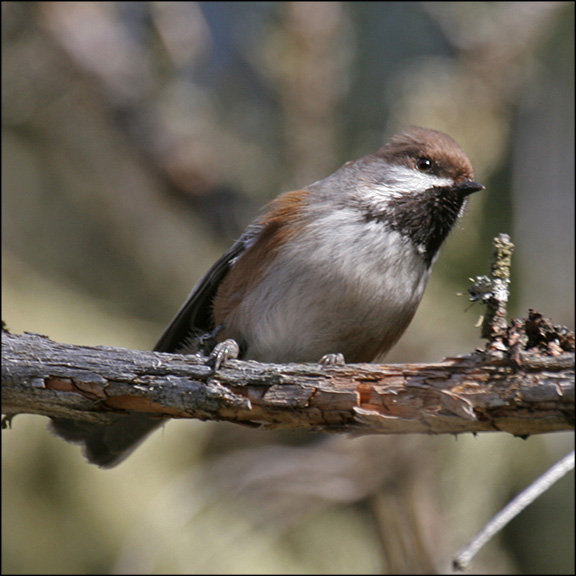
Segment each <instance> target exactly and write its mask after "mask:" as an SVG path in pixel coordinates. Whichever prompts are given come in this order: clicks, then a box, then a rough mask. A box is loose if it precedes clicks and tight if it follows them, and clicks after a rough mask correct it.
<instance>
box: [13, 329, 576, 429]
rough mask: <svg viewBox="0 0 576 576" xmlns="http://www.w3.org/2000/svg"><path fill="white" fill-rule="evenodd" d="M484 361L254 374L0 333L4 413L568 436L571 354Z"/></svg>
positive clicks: (250, 369)
mask: <svg viewBox="0 0 576 576" xmlns="http://www.w3.org/2000/svg"><path fill="white" fill-rule="evenodd" d="M521 356H522V362H521V363H520V365H518V363H516V362H514V361H511V360H509V359H506V358H496V357H494V356H491V355H486V354H484V353H481V352H476V353H474V354H471V355H468V356H464V357H459V358H449V359H446V360H444V361H443V362H439V363H435V364H388V365H373V364H349V365H345V366H339V367H330V368H323V367H321V366H319V365H315V364H287V365H279V364H260V363H257V362H253V361H250V362H244V361H232V362H229V363H228V364H227V365H226V367H224V368H222V369H220V370H219V371H218V372H217V373H213V372H212V369H211V368H210V367H208V366H206V365H205V364H204V361H205V358H203V357H198V356H184V355H179V354H164V353H157V352H142V351H137V350H126V349H121V348H109V347H88V346H73V345H69V344H60V343H55V342H52V341H51V340H49V339H48V338H47V337H45V336H39V335H36V334H28V333H26V334H22V335H13V334H9V333H8V332H4V333H3V334H2V412H3V413H4V414H7V415H8V416H9V417H12V416H14V415H15V414H19V413H29V414H43V415H45V416H50V417H65V418H73V419H84V420H90V421H93V422H106V421H108V419H109V418H110V416H111V415H112V414H114V415H116V414H118V413H122V412H128V411H136V412H147V413H152V414H155V415H158V417H159V418H199V419H202V420H228V421H231V422H236V423H243V424H249V425H253V426H263V427H266V428H293V429H295V428H297V429H307V430H314V431H331V432H347V433H350V432H352V433H360V434H367V433H382V434H405V433H433V434H446V433H450V434H456V433H461V432H474V433H475V432H486V431H503V432H508V433H511V434H515V435H521V436H527V435H530V434H539V433H544V432H555V431H560V430H570V429H573V427H574V426H573V422H574V354H572V353H562V354H559V355H557V356H549V357H546V356H539V355H536V354H532V353H522V354H521Z"/></svg>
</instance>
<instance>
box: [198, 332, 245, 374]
mask: <svg viewBox="0 0 576 576" xmlns="http://www.w3.org/2000/svg"><path fill="white" fill-rule="evenodd" d="M239 354H240V346H238V343H237V342H236V340H232V339H231V338H230V339H229V340H224V341H223V342H219V343H218V344H216V346H214V349H213V350H212V352H211V353H210V356H208V360H207V361H206V364H211V365H212V366H213V368H214V372H217V371H218V370H220V367H221V366H222V365H223V364H225V363H226V362H228V360H235V359H236V358H238V356H239Z"/></svg>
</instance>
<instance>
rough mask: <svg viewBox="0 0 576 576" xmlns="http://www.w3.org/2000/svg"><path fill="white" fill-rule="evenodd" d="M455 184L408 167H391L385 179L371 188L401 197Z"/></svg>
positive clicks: (447, 179) (449, 180)
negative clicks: (409, 193) (408, 193)
mask: <svg viewBox="0 0 576 576" xmlns="http://www.w3.org/2000/svg"><path fill="white" fill-rule="evenodd" d="M453 184H454V182H453V180H452V179H451V178H443V177H441V176H436V175H435V174H426V173H425V172H419V171H418V170H415V169H414V168H409V167H408V166H389V167H388V170H387V172H386V176H385V178H383V179H382V180H381V181H380V182H378V183H375V184H372V185H371V187H373V188H374V191H375V192H376V193H378V192H380V193H386V194H391V195H393V196H400V195H402V194H406V193H407V192H415V193H419V192H425V191H426V190H429V189H430V188H434V187H444V186H452V185H453Z"/></svg>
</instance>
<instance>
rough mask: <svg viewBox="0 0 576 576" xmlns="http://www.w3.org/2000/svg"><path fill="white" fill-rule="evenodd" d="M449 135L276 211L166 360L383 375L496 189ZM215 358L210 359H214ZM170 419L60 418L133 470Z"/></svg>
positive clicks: (181, 328) (234, 254)
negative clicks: (471, 216)
mask: <svg viewBox="0 0 576 576" xmlns="http://www.w3.org/2000/svg"><path fill="white" fill-rule="evenodd" d="M484 189H485V187H484V186H483V185H482V184H480V183H478V182H477V181H476V180H475V179H474V171H473V168H472V164H471V163H470V160H469V159H468V157H467V156H466V154H465V152H464V151H463V150H462V148H461V147H460V146H459V145H458V144H457V143H456V142H455V141H454V140H453V139H452V138H451V137H450V136H448V135H447V134H445V133H443V132H440V131H437V130H433V129H430V128H422V127H410V128H408V129H406V130H405V131H402V132H400V133H398V134H396V135H394V136H392V137H391V138H390V139H389V140H388V141H387V142H386V143H385V144H384V146H383V147H381V148H380V149H379V150H377V151H376V152H374V153H373V154H368V155H366V156H363V157H361V158H359V159H357V160H353V161H349V162H347V163H346V164H344V165H343V166H342V167H340V168H339V169H338V170H336V171H335V172H334V173H333V174H331V175H329V176H327V177H326V178H324V179H322V180H319V181H317V182H314V183H313V184H310V185H309V186H306V187H304V188H302V189H300V190H294V191H290V192H285V193H283V194H280V195H279V196H277V197H276V198H275V199H274V200H272V201H271V202H270V203H269V204H268V205H267V206H266V207H265V208H264V210H263V212H262V213H261V214H260V216H258V217H257V218H256V219H255V220H254V221H253V222H252V223H251V224H250V225H249V226H248V227H247V229H246V230H245V232H244V233H243V234H242V235H241V236H240V237H239V238H238V239H237V240H236V241H235V242H234V243H233V244H232V246H231V247H230V248H229V249H228V250H227V251H226V252H225V253H224V254H223V255H222V256H221V257H220V258H219V259H218V260H217V261H216V262H215V264H214V265H213V266H212V267H211V268H210V269H209V270H208V272H207V273H206V274H205V275H204V276H203V277H202V278H201V279H200V280H199V281H198V283H197V284H196V285H195V286H194V288H193V289H192V291H191V293H190V295H189V296H188V298H187V299H186V301H185V302H184V304H183V305H182V307H181V308H180V310H179V311H178V312H177V314H176V315H175V317H174V318H173V320H172V321H171V322H170V324H169V325H168V327H167V328H166V329H165V331H164V332H163V334H162V335H161V337H160V339H159V340H158V342H157V344H156V346H155V347H154V350H155V351H157V352H169V353H180V354H193V353H197V352H202V353H206V354H208V362H209V363H212V365H213V368H214V370H219V369H221V366H222V365H223V364H225V363H226V362H227V361H229V360H230V359H231V358H236V357H238V358H241V359H250V360H256V361H259V362H274V363H287V362H320V363H321V364H323V365H330V364H341V363H343V362H350V363H357V362H380V361H382V359H383V358H384V357H385V355H386V353H387V352H388V351H389V350H390V349H391V348H392V347H393V346H394V345H395V344H396V342H397V341H398V339H399V338H400V337H401V335H402V334H403V333H404V331H405V330H406V328H407V327H408V325H409V324H410V322H411V320H412V318H413V317H414V314H415V313H416V310H417V308H418V305H419V303H420V301H421V299H422V296H423V294H424V290H425V287H426V284H427V282H428V279H429V277H430V274H431V270H432V266H433V264H434V262H435V260H436V259H437V257H438V252H439V249H440V247H441V245H442V243H443V242H444V240H445V239H446V238H447V236H448V235H449V233H450V231H451V230H452V228H453V227H454V225H455V223H456V221H457V220H458V218H459V217H460V216H461V214H462V213H463V210H464V208H465V205H466V203H467V199H468V196H469V195H470V194H472V193H475V192H478V191H480V190H484ZM210 349H211V351H210ZM162 423H163V420H162V419H158V418H154V417H152V416H150V415H147V414H143V413H135V412H134V413H130V414H126V415H118V416H117V419H116V420H115V421H114V422H113V423H112V424H107V425H102V424H95V423H87V422H80V421H76V420H69V419H62V418H59V419H53V422H52V430H53V431H54V432H55V433H56V434H57V435H59V436H61V437H62V438H64V439H65V440H67V441H69V442H74V443H78V444H81V445H82V447H83V451H84V455H85V456H86V457H87V459H88V461H89V462H90V463H93V464H96V465H98V466H100V467H102V468H111V467H113V466H116V465H117V464H119V463H120V462H122V461H123V460H124V459H125V458H126V457H127V456H129V455H130V454H131V453H132V452H133V450H134V449H135V448H136V447H137V446H138V445H139V444H140V443H141V442H142V441H143V440H144V439H145V438H146V437H147V436H148V435H149V434H150V433H151V432H152V431H153V430H154V429H156V428H157V427H158V426H160V425H161V424H162Z"/></svg>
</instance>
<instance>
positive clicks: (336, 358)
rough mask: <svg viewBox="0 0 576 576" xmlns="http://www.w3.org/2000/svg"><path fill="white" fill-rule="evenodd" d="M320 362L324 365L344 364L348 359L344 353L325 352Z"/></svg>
mask: <svg viewBox="0 0 576 576" xmlns="http://www.w3.org/2000/svg"><path fill="white" fill-rule="evenodd" d="M318 364H320V365H322V366H344V364H346V361H345V360H344V354H340V352H337V353H331V354H324V356H322V358H320V360H318Z"/></svg>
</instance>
